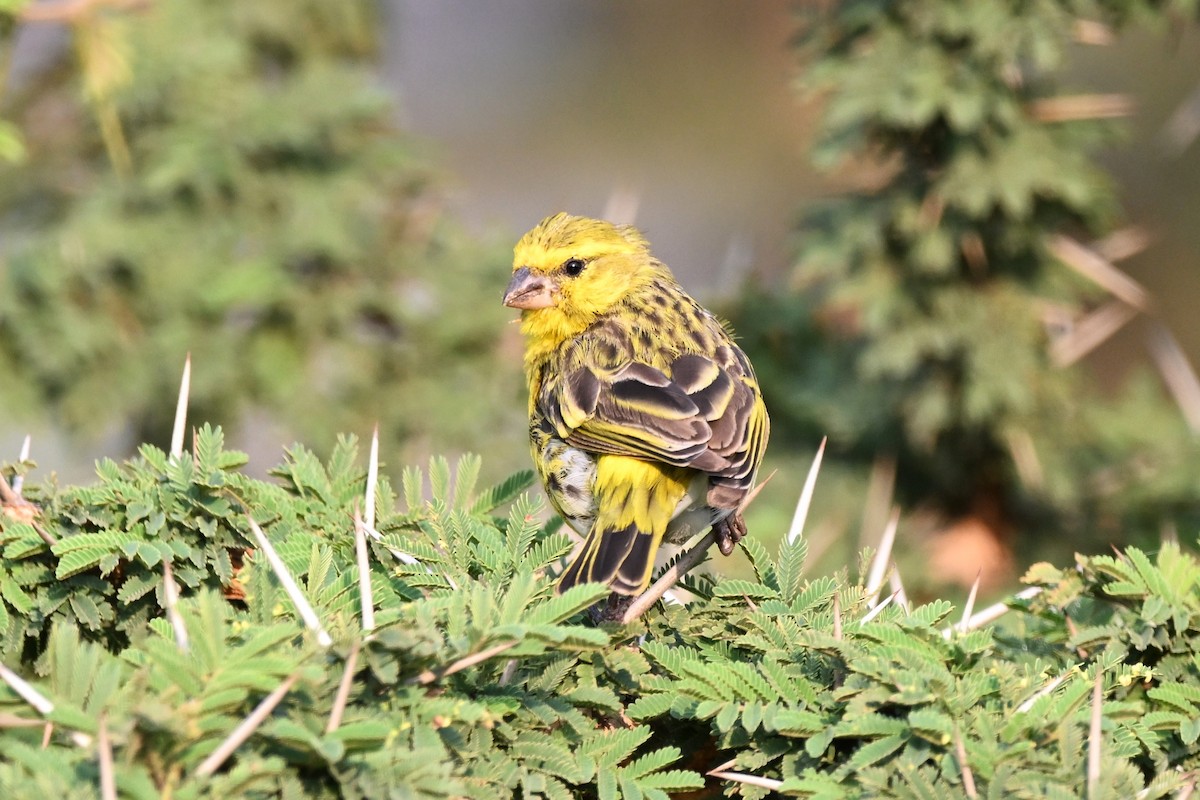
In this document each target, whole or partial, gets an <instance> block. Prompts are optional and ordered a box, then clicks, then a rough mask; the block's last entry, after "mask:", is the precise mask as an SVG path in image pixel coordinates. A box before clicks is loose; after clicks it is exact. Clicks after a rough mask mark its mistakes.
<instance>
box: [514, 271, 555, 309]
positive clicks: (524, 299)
mask: <svg viewBox="0 0 1200 800" xmlns="http://www.w3.org/2000/svg"><path fill="white" fill-rule="evenodd" d="M552 289H553V286H552V284H551V282H550V280H549V279H548V278H546V277H544V276H541V275H534V274H533V273H532V272H530V271H529V267H521V268H520V269H519V270H517V271H516V272H514V273H513V276H512V280H511V281H509V282H508V288H507V289H505V290H504V305H506V306H508V307H509V308H526V309H534V308H549V307H550V306H552V305H554V297H553V295H552V294H551V290H552Z"/></svg>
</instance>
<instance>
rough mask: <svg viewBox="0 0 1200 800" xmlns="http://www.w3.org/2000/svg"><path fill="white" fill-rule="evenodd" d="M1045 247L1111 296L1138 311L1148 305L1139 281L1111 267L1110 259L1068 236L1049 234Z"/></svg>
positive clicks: (1143, 288)
mask: <svg viewBox="0 0 1200 800" xmlns="http://www.w3.org/2000/svg"><path fill="white" fill-rule="evenodd" d="M1046 245H1047V247H1049V248H1050V252H1051V253H1053V254H1054V256H1055V257H1056V258H1058V259H1059V260H1060V261H1062V262H1063V263H1064V264H1066V265H1067V266H1068V267H1070V268H1071V269H1073V270H1075V271H1076V272H1078V273H1079V274H1080V275H1082V276H1084V277H1085V278H1088V279H1089V280H1092V281H1094V282H1095V283H1096V284H1098V285H1099V286H1101V287H1102V288H1104V289H1106V290H1107V291H1108V292H1109V293H1111V294H1112V295H1113V296H1114V297H1116V298H1119V299H1120V300H1124V301H1125V302H1126V303H1127V304H1129V305H1131V306H1133V307H1134V308H1136V309H1138V310H1139V311H1146V310H1147V309H1148V308H1149V307H1150V293H1149V292H1147V291H1146V289H1145V287H1143V286H1142V285H1141V284H1140V283H1138V282H1137V281H1135V280H1134V279H1133V278H1131V277H1129V276H1128V275H1126V274H1125V273H1124V272H1123V271H1121V270H1119V269H1117V268H1116V267H1115V266H1113V264H1112V262H1111V261H1109V260H1108V259H1106V258H1103V257H1101V256H1100V254H1099V253H1097V252H1096V251H1095V250H1092V249H1090V248H1088V247H1085V246H1084V245H1082V244H1080V243H1079V242H1077V241H1076V240H1074V239H1072V238H1071V237H1069V236H1064V235H1061V234H1056V235H1054V236H1051V237H1050V238H1049V239H1048V240H1047V242H1046Z"/></svg>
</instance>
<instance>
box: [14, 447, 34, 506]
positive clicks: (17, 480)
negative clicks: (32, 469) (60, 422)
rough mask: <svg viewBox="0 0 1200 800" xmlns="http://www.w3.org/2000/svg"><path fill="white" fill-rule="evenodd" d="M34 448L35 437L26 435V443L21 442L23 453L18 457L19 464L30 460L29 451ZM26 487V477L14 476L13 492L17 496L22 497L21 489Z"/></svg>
mask: <svg viewBox="0 0 1200 800" xmlns="http://www.w3.org/2000/svg"><path fill="white" fill-rule="evenodd" d="M32 446H33V437H32V436H30V435H29V434H28V433H27V434H25V441H23V442H21V452H20V454H19V455H18V456H17V463H24V462H26V461H28V460H29V449H30V447H32ZM24 487H25V476H24V475H14V476H13V482H12V490H13V492H14V493H15V494H16V495H17V497H20V496H21V489H23V488H24Z"/></svg>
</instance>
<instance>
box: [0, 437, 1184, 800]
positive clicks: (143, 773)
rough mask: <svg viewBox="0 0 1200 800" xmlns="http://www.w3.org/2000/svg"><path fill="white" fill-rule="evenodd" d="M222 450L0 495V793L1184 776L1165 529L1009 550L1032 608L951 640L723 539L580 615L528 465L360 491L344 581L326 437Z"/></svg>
mask: <svg viewBox="0 0 1200 800" xmlns="http://www.w3.org/2000/svg"><path fill="white" fill-rule="evenodd" d="M245 461H246V458H245V456H244V455H242V454H239V453H236V452H231V451H228V450H226V449H225V448H224V443H223V439H222V435H221V433H220V431H219V430H217V429H212V428H207V427H206V428H204V429H202V430H200V431H199V432H198V433H197V435H196V437H195V445H194V451H193V452H192V453H190V454H185V455H183V456H182V457H170V456H168V455H167V454H166V453H164V452H162V451H160V450H158V449H156V448H154V447H151V446H144V447H143V448H141V451H140V453H139V454H138V455H137V456H136V457H135V458H132V459H130V460H129V461H127V462H125V463H123V464H117V463H115V462H105V463H102V464H100V465H99V468H98V470H97V480H96V482H95V483H94V484H93V485H90V486H82V487H58V486H55V485H53V484H46V485H42V486H30V487H27V489H26V493H25V494H26V498H27V500H28V501H30V502H32V504H33V505H27V504H26V502H25V501H21V500H19V499H18V498H16V497H15V496H14V495H12V494H11V493H8V497H7V501H6V504H5V507H4V514H3V516H0V546H2V550H0V598H2V614H3V617H2V618H0V625H2V626H3V631H4V636H3V640H2V644H0V654H2V657H3V664H4V667H5V669H4V671H3V673H0V674H2V676H3V678H4V683H3V684H0V726H2V732H0V756H2V758H0V789H2V790H3V794H4V796H5V797H12V798H26V797H64V798H66V797H95V796H97V794H98V793H99V794H100V796H105V792H109V791H110V790H111V792H112V793H110V794H108V795H107V796H121V797H131V798H151V797H168V796H169V797H174V798H190V797H223V798H259V797H262V798H319V797H349V798H353V797H371V798H376V797H430V798H434V797H479V798H495V797H506V796H514V797H524V798H535V797H546V798H617V797H621V798H666V797H716V796H731V797H736V796H741V797H763V796H766V795H767V794H768V793H770V792H777V793H779V794H783V795H790V796H800V797H827V798H834V797H898V798H927V797H941V796H946V795H953V796H968V797H980V796H987V797H1018V798H1019V797H1028V798H1035V797H1036V798H1044V797H1051V798H1058V797H1061V798H1073V797H1080V796H1085V795H1086V796H1088V797H1090V798H1103V797H1111V798H1128V797H1133V796H1138V797H1147V798H1153V797H1164V796H1169V795H1171V794H1172V793H1173V792H1175V791H1177V790H1178V789H1180V787H1183V786H1188V785H1191V784H1192V783H1193V782H1194V780H1195V772H1194V771H1195V770H1196V769H1197V767H1198V766H1200V760H1198V757H1200V748H1198V746H1197V739H1198V737H1200V724H1198V723H1197V722H1196V719H1197V717H1198V716H1200V713H1198V712H1200V708H1198V707H1200V657H1198V656H1197V652H1200V563H1198V562H1197V560H1196V558H1195V557H1194V556H1193V555H1191V554H1189V553H1186V552H1184V551H1182V550H1181V549H1180V548H1179V547H1177V546H1175V545H1164V546H1163V547H1162V548H1161V549H1160V550H1159V551H1158V553H1157V554H1156V555H1154V556H1153V557H1152V556H1150V555H1148V554H1146V553H1144V552H1142V551H1140V550H1134V549H1130V550H1129V551H1127V552H1126V553H1123V554H1120V555H1115V556H1097V557H1084V556H1080V557H1078V559H1077V563H1076V564H1074V565H1072V566H1071V567H1069V568H1063V569H1060V568H1056V567H1053V566H1051V565H1048V564H1041V565H1037V566H1035V567H1034V568H1033V569H1031V570H1030V571H1029V573H1028V575H1027V576H1026V581H1027V582H1029V583H1030V584H1032V585H1033V586H1035V587H1039V588H1040V589H1041V592H1040V594H1038V595H1037V596H1036V597H1033V598H1032V599H1025V600H1019V601H1014V603H1013V605H1014V607H1015V610H1014V611H1012V612H1011V613H1008V614H1006V615H1004V616H1003V617H1001V619H1000V621H999V622H994V623H987V624H981V623H980V621H979V620H978V619H976V620H974V621H972V622H970V623H969V624H967V625H960V624H959V620H958V616H959V614H958V613H957V612H956V611H955V609H954V608H953V607H952V606H951V604H950V603H948V602H945V601H935V602H932V603H928V604H925V605H921V606H918V607H915V608H910V607H908V606H907V605H906V604H905V603H903V602H900V601H898V600H896V601H892V602H888V601H887V600H885V601H883V602H880V601H878V600H877V599H874V598H872V597H871V596H870V594H869V593H868V591H867V590H866V589H865V588H864V586H863V582H862V581H861V580H859V579H857V578H856V577H855V576H852V575H850V574H848V573H846V572H844V571H843V572H841V573H838V574H835V575H829V576H815V575H808V574H806V573H805V556H806V550H807V545H806V543H805V541H804V539H803V538H799V539H796V540H795V541H792V542H789V541H787V539H786V538H785V539H784V541H783V542H782V543H781V544H780V545H779V547H778V550H777V551H775V552H769V551H768V550H767V549H766V547H764V545H763V544H762V543H761V542H760V541H759V539H758V538H755V537H753V536H752V537H750V538H747V539H746V540H745V541H743V543H742V545H741V546H742V547H743V549H744V551H745V553H746V555H747V556H748V557H749V560H750V561H751V563H752V565H753V575H754V577H753V578H752V579H730V578H722V577H719V576H714V575H708V574H700V573H696V572H693V573H692V574H690V575H688V576H686V577H685V578H684V579H683V586H684V587H685V588H686V589H687V590H688V591H689V592H690V594H691V596H692V598H693V599H691V600H690V602H688V604H687V605H686V606H684V605H679V604H672V605H665V606H664V605H661V604H660V605H658V606H656V607H654V608H653V609H651V610H650V611H649V612H648V613H647V614H645V615H644V616H643V617H642V618H640V619H639V620H637V621H636V622H634V623H632V624H630V625H627V626H617V625H606V626H603V627H593V626H591V625H589V624H587V623H586V621H585V620H586V614H585V611H586V609H587V608H588V607H589V606H590V605H592V604H593V603H595V602H596V601H598V600H600V599H602V598H603V597H604V596H605V595H606V593H607V590H606V589H605V588H604V587H601V586H597V585H587V586H581V587H576V588H574V589H572V590H570V591H569V592H567V593H565V594H563V595H561V596H558V595H556V594H555V593H554V589H553V580H552V575H551V573H553V572H554V571H556V569H557V568H558V564H559V561H560V559H562V558H563V557H564V556H565V555H566V554H567V553H568V552H569V551H570V549H571V547H572V542H571V540H570V539H569V538H568V536H567V535H566V534H565V533H564V532H562V531H561V530H560V529H559V526H558V525H557V524H556V521H553V520H552V521H550V522H544V521H542V520H543V515H542V514H541V513H540V512H541V502H540V500H539V499H536V498H535V497H531V496H530V495H528V494H524V493H523V492H524V490H525V489H526V488H527V487H528V485H529V484H530V482H531V478H532V476H531V475H530V474H529V473H522V474H519V475H515V476H513V477H512V478H510V479H508V480H506V481H504V482H503V483H501V484H500V485H498V486H495V487H491V488H487V489H483V490H478V489H477V486H476V484H477V476H478V475H479V472H480V460H479V459H478V458H476V457H464V458H463V459H461V460H460V461H459V462H458V463H457V465H456V467H455V468H454V469H451V467H450V465H449V463H448V462H447V461H446V460H445V459H442V458H435V459H433V460H432V461H431V463H430V465H429V468H428V469H427V470H425V471H421V470H417V469H415V468H411V467H410V468H408V469H406V470H405V471H404V473H403V479H402V485H401V487H400V490H399V491H398V492H397V491H395V490H394V489H393V488H392V487H391V486H390V485H389V483H388V482H387V481H386V480H384V479H380V480H379V482H378V484H377V486H376V487H375V490H374V506H373V507H374V511H375V524H374V527H373V528H372V529H371V530H370V531H367V530H366V528H367V526H366V525H365V524H364V526H363V530H364V532H365V533H368V534H375V535H367V536H366V538H365V540H366V541H369V553H368V554H367V556H368V558H367V563H368V564H369V570H368V572H367V573H366V574H365V575H360V574H359V571H358V561H357V558H356V540H355V528H356V522H355V519H356V517H358V516H360V515H361V514H362V512H363V511H364V510H366V509H365V506H364V505H363V504H364V492H365V489H366V484H367V474H368V469H367V468H366V467H364V466H362V465H361V463H360V459H359V456H358V452H357V444H356V442H355V440H354V439H352V438H343V439H342V440H340V442H339V445H338V446H337V447H336V448H335V449H334V452H333V453H332V455H331V457H330V458H329V459H328V460H327V461H325V462H322V461H320V460H318V459H317V458H316V457H315V456H314V455H313V454H312V453H310V452H309V451H308V450H306V449H305V448H303V447H299V446H296V447H293V448H291V449H289V450H288V451H287V453H286V457H285V459H284V460H283V462H282V463H281V464H280V465H279V466H278V467H277V468H276V469H275V470H274V471H273V476H274V477H273V479H272V480H268V481H262V480H257V479H252V478H249V477H247V476H245V475H244V474H243V473H242V472H241V471H240V470H241V467H242V466H243V465H244V464H245ZM15 471H16V470H15V469H14V468H11V467H10V468H9V469H8V470H7V473H8V474H11V473H12V472H15ZM252 520H253V521H254V522H252ZM255 525H259V526H260V530H262V531H264V532H265V535H266V538H267V540H269V541H270V542H272V543H273V548H274V550H275V552H277V554H278V556H279V559H280V560H281V562H282V565H283V567H282V569H281V570H276V569H273V568H272V567H271V566H270V565H269V559H268V558H267V557H265V556H266V552H265V551H264V549H263V545H262V542H260V541H259V540H257V538H256V533H255V531H254V526H255ZM376 535H377V538H376ZM166 565H170V575H171V576H172V579H171V580H172V581H173V582H177V583H178V585H179V586H180V587H181V597H180V599H179V600H178V602H177V603H174V602H173V598H174V593H173V592H172V591H171V590H170V588H171V585H173V584H168V583H167V581H166V580H165V579H164V575H165V574H167V573H166V570H165V566H166ZM285 575H287V576H291V577H292V578H293V579H294V580H295V582H296V583H297V584H298V590H299V592H300V593H301V594H302V595H303V596H304V597H306V598H307V600H308V601H309V603H310V604H311V606H312V608H313V610H314V611H315V614H314V615H313V616H312V617H309V618H307V619H306V618H305V616H304V614H303V612H300V611H298V610H297V606H296V605H295V604H294V602H293V600H292V599H291V596H290V595H289V594H288V593H287V591H286V587H285V586H284V583H283V582H282V581H283V580H286V579H285V578H283V577H282V576H285ZM367 576H369V586H370V597H371V598H372V602H371V604H370V611H369V612H367V614H368V616H367V617H365V616H364V603H363V600H362V598H363V596H364V590H363V585H364V581H363V578H364V577H367ZM1027 594H1028V593H1027ZM168 609H174V610H175V611H174V612H171V611H169V610H168ZM176 613H177V615H178V616H177V617H176V616H175V614H176ZM264 709H265V710H266V711H265V714H261V715H257V716H256V715H255V713H254V712H255V711H256V710H257V711H260V712H261V711H263V710H264ZM248 719H249V720H250V721H249V722H246V720H248ZM239 726H244V727H248V728H249V730H248V732H247V735H246V736H245V737H244V739H237V740H234V741H237V742H240V743H239V744H238V745H237V746H236V747H233V748H232V749H231V748H230V747H228V746H227V743H228V742H229V741H230V737H231V735H232V734H234V733H235V729H237V728H239ZM1089 770H1091V772H1092V774H1091V776H1090V778H1089ZM710 773H712V774H710ZM106 787H108V788H106Z"/></svg>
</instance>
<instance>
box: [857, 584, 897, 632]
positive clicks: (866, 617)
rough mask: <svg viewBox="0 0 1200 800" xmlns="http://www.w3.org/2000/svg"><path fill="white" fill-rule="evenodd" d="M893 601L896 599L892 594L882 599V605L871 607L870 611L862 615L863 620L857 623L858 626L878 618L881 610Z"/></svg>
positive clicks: (893, 593) (894, 594)
mask: <svg viewBox="0 0 1200 800" xmlns="http://www.w3.org/2000/svg"><path fill="white" fill-rule="evenodd" d="M895 599H896V593H895V592H892V593H891V594H889V595H888V596H887V597H885V598H883V602H882V603H879V604H878V605H874V606H871V610H870V611H868V612H867V613H866V615H864V616H863V618H862V619H860V620H859V621H858V624H859V625H864V624H866V623H868V622H870V621H871V620H873V619H875V618H876V617H878V616H879V615H880V614H881V613H883V610H884V609H885V608H887V607H888V606H890V605H891V604H892V602H893V601H895Z"/></svg>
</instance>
